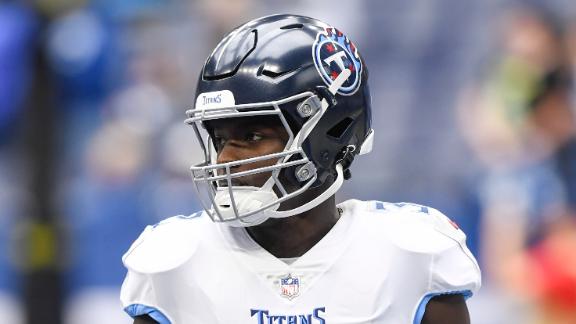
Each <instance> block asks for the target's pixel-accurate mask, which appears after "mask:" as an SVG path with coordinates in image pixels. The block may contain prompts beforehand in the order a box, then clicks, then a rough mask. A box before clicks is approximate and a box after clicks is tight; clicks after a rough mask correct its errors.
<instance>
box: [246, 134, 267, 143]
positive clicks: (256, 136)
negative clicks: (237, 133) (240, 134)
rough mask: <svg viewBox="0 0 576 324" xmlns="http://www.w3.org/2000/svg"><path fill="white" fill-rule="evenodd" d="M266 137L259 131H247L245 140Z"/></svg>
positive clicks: (256, 139)
mask: <svg viewBox="0 0 576 324" xmlns="http://www.w3.org/2000/svg"><path fill="white" fill-rule="evenodd" d="M262 139H264V136H263V135H262V134H260V133H258V132H248V133H246V136H245V140H246V141H247V142H257V141H261V140H262Z"/></svg>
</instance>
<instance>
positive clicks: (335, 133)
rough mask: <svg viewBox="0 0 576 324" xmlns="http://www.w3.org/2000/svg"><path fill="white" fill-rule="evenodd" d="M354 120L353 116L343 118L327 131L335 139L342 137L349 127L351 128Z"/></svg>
mask: <svg viewBox="0 0 576 324" xmlns="http://www.w3.org/2000/svg"><path fill="white" fill-rule="evenodd" d="M352 122H354V119H352V118H351V117H346V118H344V119H342V120H341V121H339V122H338V124H336V125H334V126H333V127H332V128H330V129H329V130H328V132H327V134H328V136H330V137H333V138H335V139H340V138H341V137H342V136H343V135H344V134H345V133H346V131H347V130H348V128H350V125H352Z"/></svg>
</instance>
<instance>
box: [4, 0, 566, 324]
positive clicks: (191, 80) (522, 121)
mask: <svg viewBox="0 0 576 324" xmlns="http://www.w3.org/2000/svg"><path fill="white" fill-rule="evenodd" d="M273 13H296V14H304V15H309V16H312V17H316V18H319V19H322V20H324V21H326V22H329V23H330V24H332V25H334V26H335V27H337V28H340V29H342V30H343V31H345V32H346V33H347V34H348V35H349V36H350V38H351V39H353V40H354V41H355V43H356V44H358V47H359V49H360V51H361V53H362V54H363V56H364V57H365V60H366V61H367V64H368V67H369V70H370V80H371V90H372V93H373V116H374V128H375V129H376V142H375V148H374V151H373V153H372V154H371V155H369V156H366V157H362V158H359V159H357V161H356V162H355V166H354V167H353V171H352V174H353V178H352V181H351V182H349V183H346V184H345V186H344V188H343V190H342V192H341V193H340V194H339V199H341V200H343V199H347V198H351V197H354V198H360V199H375V200H385V201H393V202H400V201H410V202H416V203H420V204H426V205H430V206H433V207H436V208H437V209H439V210H441V211H443V212H444V213H446V214H447V215H449V216H450V217H452V218H453V219H454V220H455V221H456V222H457V223H458V224H460V226H461V227H462V228H463V229H464V230H465V231H466V233H467V234H468V245H469V247H470V248H471V250H472V251H473V253H474V254H475V255H476V256H477V258H478V259H479V260H480V262H481V265H482V268H483V270H484V288H483V289H482V291H481V292H480V293H479V294H478V296H475V297H474V298H472V299H471V300H470V302H469V305H470V310H471V314H472V318H473V323H476V324H482V323H486V324H498V323H551V324H564V323H566V324H568V323H572V324H573V323H576V311H574V310H575V309H576V263H575V261H574V260H576V252H575V251H576V243H575V241H576V229H575V228H576V226H575V225H574V218H575V217H574V216H573V215H574V212H573V210H574V205H575V203H576V153H575V152H576V149H575V148H574V147H575V145H574V130H576V127H574V117H573V116H572V112H573V111H574V109H573V108H574V107H576V101H575V100H574V98H576V91H575V89H576V87H574V86H573V85H572V84H571V83H570V82H569V79H570V76H572V75H573V74H574V71H576V5H575V4H574V2H573V0H555V1H552V0H548V1H547V0H540V1H538V0H534V1H513V0H476V1H473V0H465V1H462V0H437V1H428V0H417V1H404V0H356V1H347V2H345V1H339V2H334V1H327V0H315V1H302V0H301V1H281V0H268V1H264V0H188V1H186V0H181V1H176V0H171V1H170V0H138V1H137V0H123V1H112V0H93V1H88V0H85V1H81V0H35V1H15V0H12V1H1V2H0V225H1V226H0V323H11V324H22V323H30V324H36V323H44V324H57V323H65V324H76V323H84V324H90V323H103V322H105V323H110V324H116V323H117V324H123V323H130V322H131V321H130V319H129V318H128V317H127V316H125V315H124V314H123V313H122V310H121V305H120V303H119V300H118V292H119V285H120V284H121V282H122V279H123V276H124V274H125V272H124V269H123V268H122V265H121V262H120V257H121V255H122V253H123V252H124V251H125V250H126V249H127V248H128V247H129V245H130V243H131V242H132V241H133V240H134V239H135V238H136V237H137V235H138V233H139V232H140V231H141V230H142V229H143V227H144V226H145V225H146V224H151V223H156V222H157V221H159V220H160V219H163V218H166V217H168V216H172V215H176V214H190V213H192V212H193V211H194V210H197V209H198V208H199V206H198V205H197V203H196V201H195V199H194V193H193V188H192V183H191V181H190V179H189V175H188V171H187V170H188V166H189V165H190V164H191V163H192V162H193V161H195V160H197V156H198V151H196V148H195V147H194V141H195V139H194V135H193V133H192V131H191V129H188V128H187V127H186V126H184V124H183V122H182V121H183V118H184V111H185V110H186V109H187V108H188V107H190V106H191V105H192V103H193V102H194V98H193V96H194V95H193V94H194V86H195V81H196V78H197V76H198V73H199V70H200V68H201V66H202V63H203V62H204V60H205V58H206V57H207V55H208V54H209V51H210V50H211V49H212V48H213V47H214V46H215V45H216V43H217V42H218V40H219V39H220V38H221V37H222V36H223V35H224V34H225V33H226V32H227V31H229V30H230V29H231V28H233V27H235V26H237V25H239V24H240V23H242V22H244V21H247V20H249V19H252V18H255V17H258V16H261V15H268V14H273ZM198 266H202V265H198Z"/></svg>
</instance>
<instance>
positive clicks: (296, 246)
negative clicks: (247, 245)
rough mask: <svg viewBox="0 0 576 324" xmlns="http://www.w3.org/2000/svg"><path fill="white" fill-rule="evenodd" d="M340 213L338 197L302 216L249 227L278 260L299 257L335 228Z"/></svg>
mask: <svg viewBox="0 0 576 324" xmlns="http://www.w3.org/2000/svg"><path fill="white" fill-rule="evenodd" d="M339 218H340V213H339V212H338V208H337V207H336V202H335V198H334V196H332V197H330V198H329V199H327V200H326V201H324V202H323V203H321V204H320V205H318V206H316V207H314V208H312V209H310V210H309V211H307V212H304V213H302V214H299V215H295V216H291V217H287V218H280V219H270V220H268V221H267V222H265V223H264V224H262V225H259V226H254V227H248V228H247V229H246V230H247V231H248V234H250V236H251V237H252V239H254V241H256V243H258V244H259V245H260V246H261V247H262V248H264V249H265V250H267V251H268V252H270V253H271V254H272V255H274V256H275V257H277V258H294V257H299V256H301V255H303V254H304V253H306V252H307V251H308V250H310V249H311V248H312V247H313V246H314V245H316V243H318V242H319V241H320V240H321V239H322V238H323V237H324V236H325V235H326V234H327V233H328V232H329V231H330V229H332V227H334V225H335V224H336V222H337V221H338V219H339Z"/></svg>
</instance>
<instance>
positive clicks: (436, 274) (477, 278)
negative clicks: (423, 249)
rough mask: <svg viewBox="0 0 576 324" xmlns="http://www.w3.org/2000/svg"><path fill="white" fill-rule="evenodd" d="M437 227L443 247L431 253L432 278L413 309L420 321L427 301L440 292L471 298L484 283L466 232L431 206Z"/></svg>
mask: <svg viewBox="0 0 576 324" xmlns="http://www.w3.org/2000/svg"><path fill="white" fill-rule="evenodd" d="M431 216H432V218H433V223H434V230H435V231H436V232H437V233H438V234H439V235H440V237H443V239H442V241H444V243H445V244H442V245H443V248H442V249H439V250H436V251H434V253H432V255H431V262H430V269H429V271H430V272H429V282H428V289H427V290H426V293H425V294H424V295H423V296H422V297H421V299H420V302H419V303H418V305H417V307H416V311H415V313H414V321H413V323H420V322H421V321H422V318H423V317H424V312H425V310H426V305H427V304H428V302H429V301H430V300H431V299H432V298H434V297H436V296H439V295H446V294H460V295H463V296H464V298H466V299H468V298H469V297H471V296H472V295H473V294H475V293H476V292H477V291H478V289H480V286H481V272H480V267H479V266H478V263H477V262H476V259H475V258H474V256H473V255H472V253H471V252H470V250H469V249H468V247H467V246H466V235H465V234H464V232H463V231H462V230H460V229H459V228H458V226H457V225H456V224H455V223H454V222H453V221H452V220H450V219H449V218H448V217H446V216H445V215H444V214H442V213H440V212H439V211H437V210H434V209H431Z"/></svg>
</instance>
